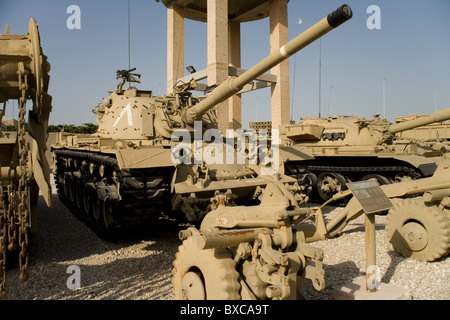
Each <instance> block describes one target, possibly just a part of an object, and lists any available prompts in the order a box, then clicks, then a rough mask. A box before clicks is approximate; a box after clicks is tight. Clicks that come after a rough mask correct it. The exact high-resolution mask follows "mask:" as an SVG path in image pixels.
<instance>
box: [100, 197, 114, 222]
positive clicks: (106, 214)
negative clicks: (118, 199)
mask: <svg viewBox="0 0 450 320" xmlns="http://www.w3.org/2000/svg"><path fill="white" fill-rule="evenodd" d="M102 202H103V209H102V214H103V223H104V225H105V228H106V229H109V228H111V227H112V226H113V223H114V216H113V204H112V201H111V199H110V198H109V197H108V196H106V197H105V200H103V201H102Z"/></svg>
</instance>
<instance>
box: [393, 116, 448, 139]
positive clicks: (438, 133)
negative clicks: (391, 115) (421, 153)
mask: <svg viewBox="0 0 450 320" xmlns="http://www.w3.org/2000/svg"><path fill="white" fill-rule="evenodd" d="M428 116H429V115H424V114H420V115H411V116H404V117H398V118H396V119H395V123H402V122H405V121H409V120H414V119H419V118H424V117H428ZM396 136H397V137H398V138H407V139H413V140H421V141H425V142H436V141H440V142H442V143H446V144H447V145H449V144H450V121H439V122H436V123H431V124H428V125H425V126H420V127H417V128H413V129H408V130H405V131H401V132H398V133H396Z"/></svg>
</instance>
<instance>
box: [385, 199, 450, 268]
mask: <svg viewBox="0 0 450 320" xmlns="http://www.w3.org/2000/svg"><path fill="white" fill-rule="evenodd" d="M393 202H394V208H392V209H390V210H389V213H388V215H387V217H386V234H387V236H388V239H389V241H390V242H391V244H392V246H393V247H394V249H395V251H397V252H398V253H400V254H401V255H402V256H404V257H409V258H412V259H415V260H419V261H435V260H437V259H440V258H442V257H443V256H445V255H447V254H448V253H449V251H450V211H449V210H448V209H443V210H442V209H440V208H439V207H438V206H437V205H433V204H430V203H425V201H424V199H423V197H417V198H412V199H398V200H394V201H393ZM408 223H413V224H417V225H418V226H422V227H423V229H425V230H426V236H427V241H426V245H425V246H424V248H422V249H420V250H418V249H416V250H413V248H411V246H410V245H408V240H407V239H406V238H405V237H406V236H405V235H404V234H402V229H403V230H405V229H404V227H405V226H406V225H407V224H408ZM422 227H421V228H422Z"/></svg>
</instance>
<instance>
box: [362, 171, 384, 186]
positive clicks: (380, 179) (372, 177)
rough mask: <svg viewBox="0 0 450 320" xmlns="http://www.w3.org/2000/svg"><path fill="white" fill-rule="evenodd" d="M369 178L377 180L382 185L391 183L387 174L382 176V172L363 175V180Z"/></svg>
mask: <svg viewBox="0 0 450 320" xmlns="http://www.w3.org/2000/svg"><path fill="white" fill-rule="evenodd" d="M369 179H375V180H377V181H378V183H379V185H380V186H382V185H384V184H390V183H391V182H390V181H389V179H388V178H386V177H385V176H382V175H381V174H368V175H366V176H364V177H362V178H361V181H364V180H369Z"/></svg>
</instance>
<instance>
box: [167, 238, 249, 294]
mask: <svg viewBox="0 0 450 320" xmlns="http://www.w3.org/2000/svg"><path fill="white" fill-rule="evenodd" d="M173 266H174V268H173V270H172V275H173V278H172V285H173V293H174V296H175V299H176V300H188V297H186V296H185V295H184V294H183V292H182V289H181V288H182V282H183V278H184V276H185V275H186V274H188V273H190V272H195V273H197V274H199V275H200V277H201V278H202V279H203V284H204V288H205V300H239V299H240V295H239V290H240V287H241V286H240V284H239V281H238V279H239V274H238V272H237V271H236V269H235V262H234V260H233V259H232V255H231V253H230V252H229V251H228V250H227V249H206V250H200V249H198V248H197V245H196V243H195V242H194V238H193V237H190V238H188V239H187V240H184V241H183V244H182V245H181V246H179V247H178V252H177V253H176V254H175V261H174V262H173Z"/></svg>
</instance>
